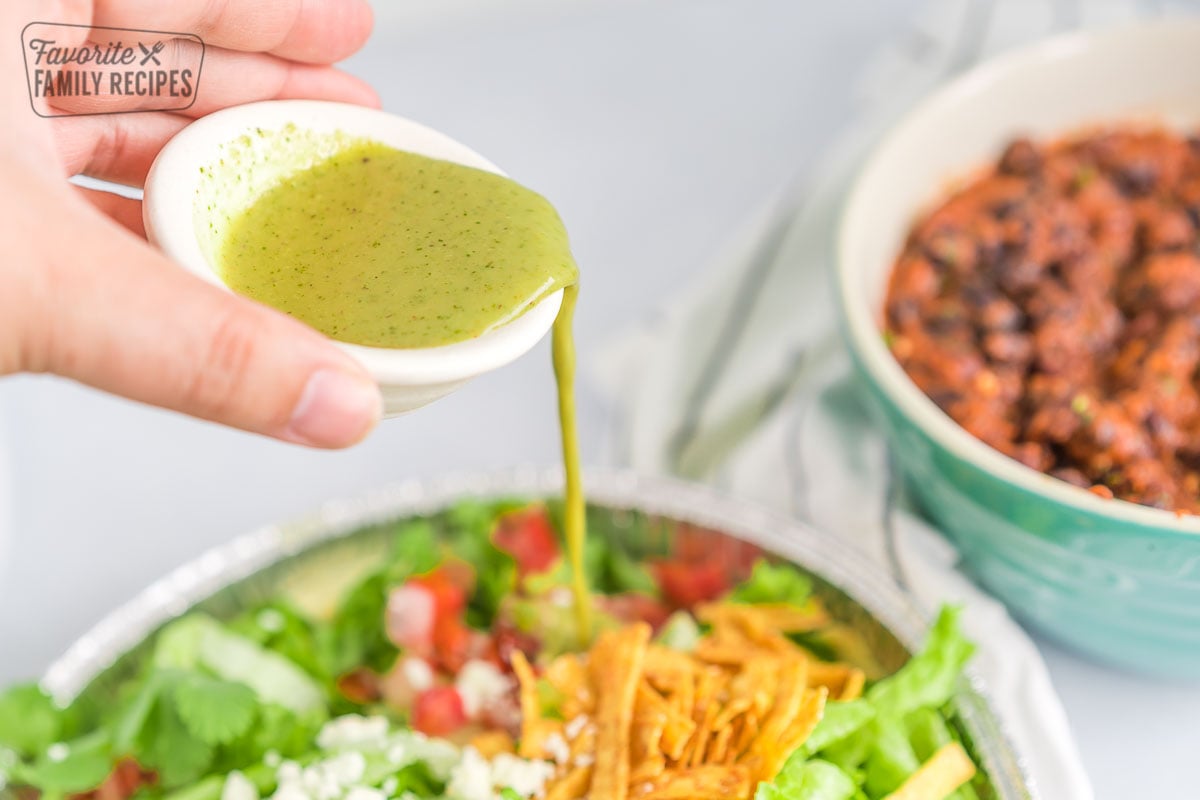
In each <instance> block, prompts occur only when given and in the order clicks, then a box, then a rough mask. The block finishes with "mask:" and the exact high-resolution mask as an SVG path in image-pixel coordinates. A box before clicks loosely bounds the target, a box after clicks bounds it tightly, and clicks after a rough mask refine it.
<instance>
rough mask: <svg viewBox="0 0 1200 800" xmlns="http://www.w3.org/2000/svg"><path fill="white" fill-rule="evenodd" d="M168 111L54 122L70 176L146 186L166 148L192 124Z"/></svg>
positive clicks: (67, 172)
mask: <svg viewBox="0 0 1200 800" xmlns="http://www.w3.org/2000/svg"><path fill="white" fill-rule="evenodd" d="M188 121H189V120H188V119H187V118H186V117H181V116H179V115H177V114H168V113H166V112H164V111H147V112H143V113H140V114H111V115H104V116H91V117H55V118H54V119H52V120H49V121H48V124H49V125H50V130H51V132H52V135H53V137H54V140H55V145H56V147H57V149H58V153H59V157H60V159H61V160H62V164H63V170H64V172H65V173H66V174H67V175H78V174H80V173H83V174H85V175H90V176H92V177H94V178H100V179H102V180H106V181H113V182H114V183H123V184H125V185H126V186H141V185H143V184H144V183H145V182H146V173H148V172H149V171H150V165H151V164H153V163H154V157H155V156H156V155H158V151H159V150H161V149H162V147H163V145H164V144H166V143H167V140H168V139H170V138H171V137H172V136H174V135H175V134H177V133H179V131H181V130H183V128H184V127H185V126H186V125H187V124H188Z"/></svg>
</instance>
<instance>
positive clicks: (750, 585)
mask: <svg viewBox="0 0 1200 800" xmlns="http://www.w3.org/2000/svg"><path fill="white" fill-rule="evenodd" d="M811 596H812V580H811V579H810V578H809V577H808V576H807V575H804V574H802V573H800V572H799V571H798V570H797V569H796V568H795V567H793V566H791V565H790V564H772V563H771V562H770V561H766V560H765V559H764V560H760V561H757V562H755V564H754V569H753V570H752V571H751V573H750V577H749V578H747V579H746V580H745V581H743V582H742V584H741V585H740V586H738V587H737V588H736V589H734V590H733V591H732V592H731V593H730V595H729V599H730V600H732V601H733V602H735V603H751V604H753V603H788V604H790V605H795V606H802V605H804V604H805V603H806V602H808V599H809V597H811Z"/></svg>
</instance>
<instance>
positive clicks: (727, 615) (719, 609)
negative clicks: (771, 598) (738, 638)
mask: <svg viewBox="0 0 1200 800" xmlns="http://www.w3.org/2000/svg"><path fill="white" fill-rule="evenodd" d="M696 616H697V618H699V619H700V620H701V621H702V622H707V623H709V624H710V625H713V626H714V627H715V626H717V625H719V624H720V623H721V622H731V623H733V624H735V625H737V626H738V627H740V628H741V629H742V630H743V631H744V632H745V633H746V635H747V636H748V637H749V638H751V639H753V640H756V641H757V640H758V639H759V638H760V637H762V636H764V634H767V633H771V632H774V633H809V632H811V631H815V630H819V629H821V628H823V627H825V626H827V625H828V624H829V614H827V613H826V612H825V609H824V608H822V607H821V605H820V603H818V602H817V601H815V600H810V601H809V602H808V603H806V604H805V605H804V606H794V605H791V604H790V603H756V604H753V605H747V604H743V603H706V604H704V605H702V606H700V607H699V608H697V609H696Z"/></svg>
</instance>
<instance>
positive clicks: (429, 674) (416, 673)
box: [400, 656, 433, 692]
mask: <svg viewBox="0 0 1200 800" xmlns="http://www.w3.org/2000/svg"><path fill="white" fill-rule="evenodd" d="M400 671H401V674H403V675H404V680H406V681H408V685H409V686H410V687H411V688H412V690H413V691H414V692H423V691H425V690H426V689H430V688H432V687H433V668H432V667H430V666H429V662H428V661H426V660H425V659H423V658H418V657H417V656H410V657H408V658H406V659H404V660H403V661H401V662H400Z"/></svg>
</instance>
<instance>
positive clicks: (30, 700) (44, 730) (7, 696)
mask: <svg viewBox="0 0 1200 800" xmlns="http://www.w3.org/2000/svg"><path fill="white" fill-rule="evenodd" d="M64 719H65V712H63V711H62V710H61V709H59V708H58V707H57V706H56V705H55V704H54V700H52V699H51V698H50V696H49V695H48V694H46V693H45V692H43V691H42V689H41V687H39V686H38V685H37V684H35V683H25V684H19V685H17V686H14V687H12V688H11V689H9V690H8V691H6V692H4V693H2V694H0V745H6V746H8V747H10V748H12V749H13V750H16V751H17V752H18V753H20V754H21V755H24V756H27V757H32V756H34V755H35V754H37V753H39V752H41V751H42V750H45V749H46V748H47V747H49V746H50V745H51V744H53V743H54V742H56V741H58V739H59V737H60V736H62V733H63V728H64Z"/></svg>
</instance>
